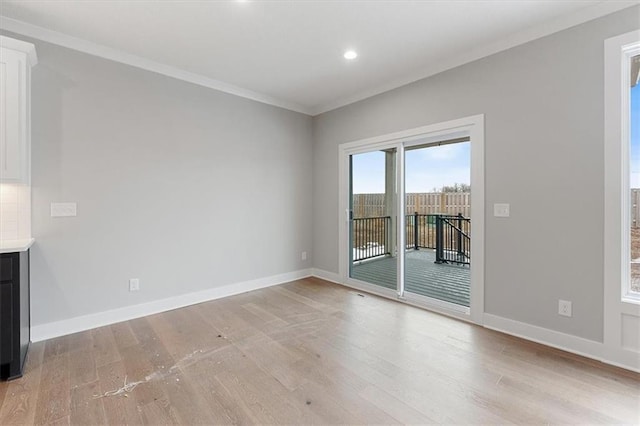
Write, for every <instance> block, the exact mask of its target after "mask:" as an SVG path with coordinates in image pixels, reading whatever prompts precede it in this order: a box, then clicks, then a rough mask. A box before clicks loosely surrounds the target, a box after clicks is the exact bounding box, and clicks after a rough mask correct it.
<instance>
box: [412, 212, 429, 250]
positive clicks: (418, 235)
mask: <svg viewBox="0 0 640 426" xmlns="http://www.w3.org/2000/svg"><path fill="white" fill-rule="evenodd" d="M436 216H437V215H435V214H418V213H414V214H408V215H406V221H405V222H406V226H407V227H406V230H405V231H406V234H405V242H406V248H407V249H414V250H418V249H421V248H430V249H434V248H436V231H435V227H436Z"/></svg>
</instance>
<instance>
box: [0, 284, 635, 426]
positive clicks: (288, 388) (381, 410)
mask: <svg viewBox="0 0 640 426" xmlns="http://www.w3.org/2000/svg"><path fill="white" fill-rule="evenodd" d="M363 296H364V297H363ZM107 423H108V424H118V425H119V424H154V425H155V424H189V425H191V424H256V423H258V424H338V423H340V424H345V423H350V424H423V423H491V424H496V423H526V424H542V423H574V424H576V423H580V424H584V423H632V424H638V423H640V375H639V374H636V373H632V372H629V371H626V370H622V369H619V368H615V367H611V366H607V365H603V364H600V363H598V362H595V361H593V360H589V359H586V358H582V357H579V356H576V355H572V354H569V353H566V352H562V351H559V350H555V349H552V348H548V347H545V346H542V345H538V344H535V343H531V342H527V341H525V340H521V339H518V338H515V337H511V336H507V335H504V334H501V333H497V332H494V331H491V330H487V329H484V328H481V327H477V326H474V325H471V324H467V323H464V322H461V321H457V320H454V319H450V318H447V317H444V316H440V315H438V314H434V313H430V312H427V311H423V310H420V309H417V308H413V307H410V306H407V305H404V304H400V303H396V302H393V301H390V300H386V299H382V298H378V297H376V296H372V295H367V294H364V295H363V294H362V293H360V294H359V293H357V292H355V291H352V290H350V289H347V288H345V287H341V286H338V285H334V284H331V283H328V282H325V281H322V280H319V279H316V278H308V279H304V280H300V281H295V282H292V283H288V284H283V285H280V286H277V287H272V288H267V289H263V290H258V291H253V292H250V293H245V294H241V295H238V296H233V297H229V298H226V299H221V300H216V301H212V302H207V303H202V304H199V305H194V306H190V307H187V308H183V309H177V310H174V311H170V312H165V313H162V314H158V315H153V316H149V317H146V318H140V319H136V320H131V321H127V322H124V323H120V324H114V325H112V326H108V327H102V328H99V329H95V330H91V331H87V332H83V333H77V334H73V335H69V336H64V337H60V338H57V339H52V340H49V341H46V342H39V343H35V344H33V345H32V347H31V352H30V354H29V359H28V362H27V368H26V373H25V375H24V377H22V378H21V379H18V380H15V381H12V382H1V383H0V424H2V425H9V424H73V425H90V424H91V425H93V424H107Z"/></svg>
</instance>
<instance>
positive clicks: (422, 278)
mask: <svg viewBox="0 0 640 426" xmlns="http://www.w3.org/2000/svg"><path fill="white" fill-rule="evenodd" d="M396 261H397V259H396V258H393V257H382V258H378V259H370V260H368V261H363V262H356V263H355V264H354V265H353V269H352V271H351V277H352V278H355V279H358V280H361V281H366V282H368V283H371V284H375V285H379V286H382V287H386V288H391V289H395V288H396V276H397V271H396ZM434 262H435V251H434V250H431V249H420V250H407V252H406V261H405V289H406V291H408V292H411V293H415V294H420V295H422V296H428V297H433V298H434V299H438V300H444V301H446V302H451V303H455V304H457V305H462V306H467V307H468V306H469V286H470V279H471V270H470V268H469V266H458V265H447V264H437V263H434Z"/></svg>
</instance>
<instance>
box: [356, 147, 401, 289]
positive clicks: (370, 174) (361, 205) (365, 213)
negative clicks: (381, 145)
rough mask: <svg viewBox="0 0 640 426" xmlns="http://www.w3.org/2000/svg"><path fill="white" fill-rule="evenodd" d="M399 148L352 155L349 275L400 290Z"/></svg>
mask: <svg viewBox="0 0 640 426" xmlns="http://www.w3.org/2000/svg"><path fill="white" fill-rule="evenodd" d="M396 156H397V151H396V149H395V148H391V149H385V150H380V151H371V152H366V153H362V154H353V155H350V157H349V165H350V167H349V169H350V170H349V209H350V220H349V277H350V278H354V279H357V280H359V281H364V282H366V283H369V284H374V285H376V286H379V287H384V288H387V289H392V290H397V288H398V276H397V274H398V257H397V240H398V238H397V235H396V234H397V232H396V229H397V222H396V221H397V204H398V198H397V185H396V182H397V179H396Z"/></svg>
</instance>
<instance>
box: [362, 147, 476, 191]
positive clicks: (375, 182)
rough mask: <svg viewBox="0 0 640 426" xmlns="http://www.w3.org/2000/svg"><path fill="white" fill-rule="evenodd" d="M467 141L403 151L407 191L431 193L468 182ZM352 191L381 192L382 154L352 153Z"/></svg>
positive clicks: (379, 152)
mask: <svg viewBox="0 0 640 426" xmlns="http://www.w3.org/2000/svg"><path fill="white" fill-rule="evenodd" d="M470 165H471V156H470V143H469V142H463V143H457V144H450V145H443V146H434V147H430V148H422V149H416V150H412V151H407V153H406V166H405V172H406V192H432V191H433V189H434V188H438V189H439V188H442V186H443V185H453V184H454V183H466V184H469V183H470V182H471V180H470V174H469V170H470ZM353 192H354V193H355V194H367V193H384V153H383V152H381V151H376V152H369V153H366V154H357V155H354V156H353Z"/></svg>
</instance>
